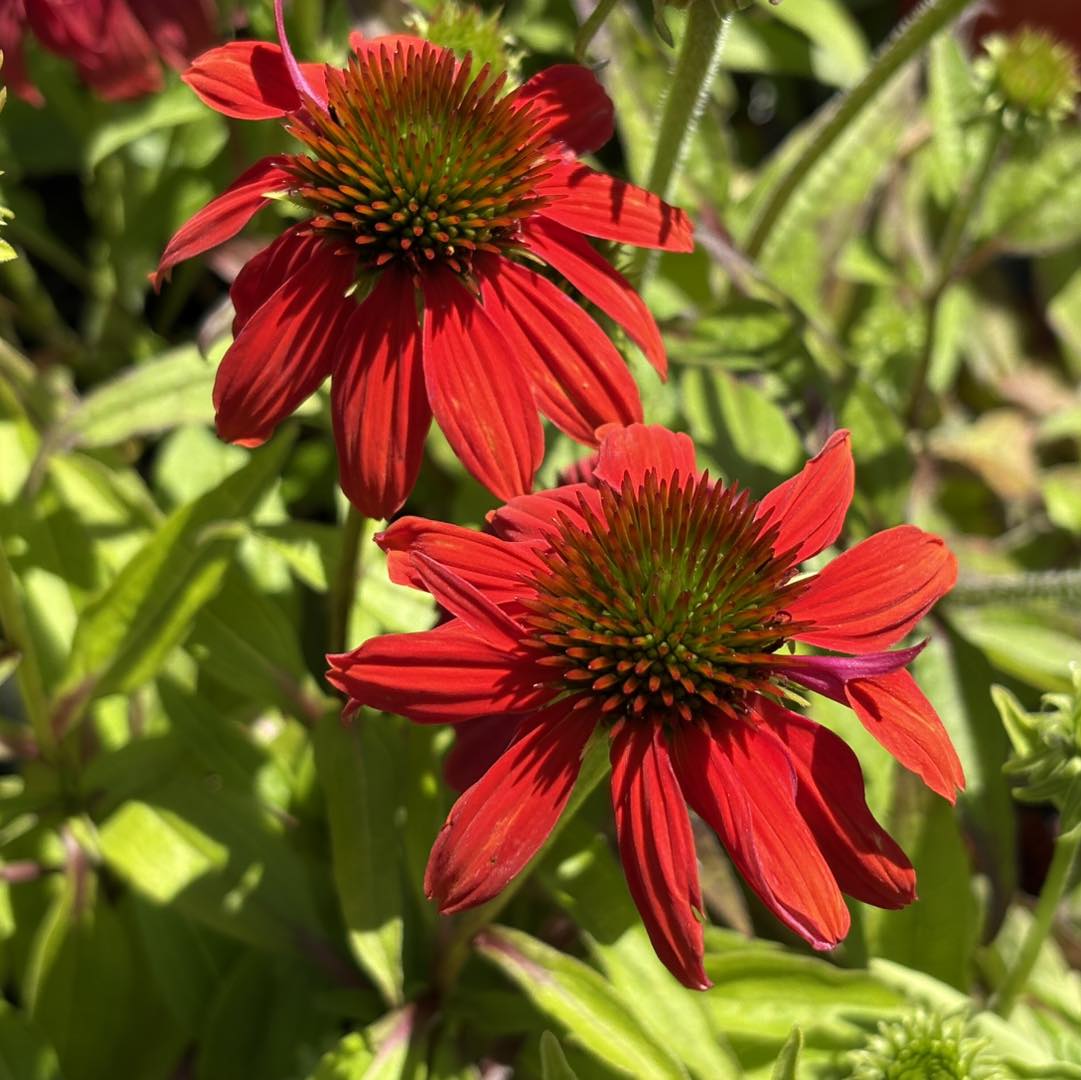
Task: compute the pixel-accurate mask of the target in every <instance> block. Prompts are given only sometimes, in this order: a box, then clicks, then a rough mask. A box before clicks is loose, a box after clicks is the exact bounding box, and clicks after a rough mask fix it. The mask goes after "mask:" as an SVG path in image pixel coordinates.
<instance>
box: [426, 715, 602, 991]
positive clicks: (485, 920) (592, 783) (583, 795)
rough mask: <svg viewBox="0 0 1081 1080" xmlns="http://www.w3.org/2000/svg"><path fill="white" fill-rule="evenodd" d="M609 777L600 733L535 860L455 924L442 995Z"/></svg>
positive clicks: (440, 974) (442, 970)
mask: <svg viewBox="0 0 1081 1080" xmlns="http://www.w3.org/2000/svg"><path fill="white" fill-rule="evenodd" d="M607 775H608V735H607V733H606V732H603V731H600V730H598V731H595V732H594V733H593V737H592V738H591V739H590V741H589V743H588V744H587V745H586V748H585V752H584V753H583V754H582V767H581V770H580V771H579V773H578V780H577V782H576V783H575V785H574V791H573V792H571V797H570V799H568V800H567V806H566V808H565V809H564V811H563V813H562V814H561V815H560V817H559V820H558V821H557V822H556V823H555V825H554V826H553V828H552V831H551V832H550V833H549V834H548V838H547V839H546V840H545V841H544V843H543V844H542V845H541V846H540V848H539V850H538V851H537V853H536V854H535V855H534V856H533V858H532V859H530V860H529V864H528V865H527V866H526V867H525V868H524V869H523V870H522V871H521V873H520V874H518V876H517V877H516V878H514V880H513V881H511V882H510V883H509V884H508V885H507V886H506V888H504V889H503V891H502V892H501V893H500V894H499V895H498V896H496V897H494V898H493V899H491V900H489V901H488V903H486V904H481V905H480V907H476V908H473V910H472V911H468V912H466V913H465V914H464V915H463V916H462V917H461V918H460V919H459V920H458V921H457V923H456V924H455V926H454V929H453V932H452V934H451V936H450V939H449V940H448V941H447V943H446V947H445V948H444V949H443V950H442V954H441V955H440V957H439V960H438V964H437V967H436V972H435V982H436V986H437V988H438V989H439V991H440V992H441V993H445V992H446V991H448V990H449V989H450V987H451V986H453V985H454V982H455V981H456V980H457V978H458V973H459V972H460V971H461V970H462V966H463V965H464V964H465V962H466V960H467V959H468V958H469V950H470V947H471V946H472V943H473V939H474V938H475V937H476V936H477V934H479V933H480V931H481V930H483V929H484V927H486V926H487V925H488V924H489V923H491V922H493V921H494V920H495V919H496V917H497V916H498V915H499V913H500V912H501V911H502V910H503V909H504V908H505V907H506V906H507V904H509V903H510V902H511V900H512V899H514V896H515V894H516V893H517V892H518V890H519V889H520V888H521V887H522V886H523V885H524V884H525V883H526V882H527V881H528V880H529V876H530V873H531V871H532V870H533V868H534V867H535V866H536V865H537V864H538V863H539V862H540V860H541V859H542V858H543V857H544V854H545V852H546V851H547V850H548V849H549V848H550V847H551V846H552V844H553V842H554V841H555V838H556V837H557V836H558V835H559V834H560V832H562V830H563V828H564V826H565V825H566V824H567V823H568V822H569V821H570V820H571V818H573V817H574V815H575V814H576V813H577V811H578V808H579V807H580V806H581V805H582V803H584V802H585V801H586V799H588V798H589V796H590V795H592V794H593V791H594V790H595V789H596V787H597V785H598V784H599V783H600V782H601V781H602V780H603V779H604V778H605V776H607Z"/></svg>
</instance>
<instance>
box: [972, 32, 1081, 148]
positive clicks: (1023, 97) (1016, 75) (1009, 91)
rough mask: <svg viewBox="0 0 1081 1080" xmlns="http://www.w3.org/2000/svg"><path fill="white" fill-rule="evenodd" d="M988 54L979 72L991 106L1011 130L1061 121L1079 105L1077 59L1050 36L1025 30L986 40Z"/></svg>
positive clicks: (1079, 81)
mask: <svg viewBox="0 0 1081 1080" xmlns="http://www.w3.org/2000/svg"><path fill="white" fill-rule="evenodd" d="M984 49H985V50H986V55H985V56H984V57H983V58H982V59H981V60H980V61H979V62H978V64H977V67H976V71H977V75H978V76H979V78H980V80H981V82H982V83H983V87H984V93H985V95H986V102H987V108H988V109H989V111H991V112H995V113H999V114H1000V115H1001V116H1002V121H1003V123H1004V124H1005V125H1006V126H1007V127H1010V128H1020V127H1025V128H1029V129H1038V128H1039V127H1041V126H1043V125H1046V124H1049V123H1052V124H1053V123H1057V122H1058V121H1060V120H1062V119H1064V118H1065V117H1067V116H1069V115H1070V114H1071V113H1072V112H1073V111H1074V110H1075V109H1076V107H1077V95H1078V93H1079V92H1081V77H1079V73H1078V67H1077V58H1076V56H1075V55H1074V53H1073V51H1072V50H1071V49H1070V48H1069V47H1068V46H1066V45H1064V44H1063V43H1062V42H1059V41H1056V40H1055V39H1054V38H1053V37H1052V36H1051V35H1050V34H1047V33H1045V32H1044V31H1041V30H1034V29H1031V28H1028V27H1026V28H1024V29H1022V30H1020V31H1019V32H1018V33H1016V34H1011V35H1008V36H1004V35H996V36H994V37H991V38H988V39H987V41H985V42H984Z"/></svg>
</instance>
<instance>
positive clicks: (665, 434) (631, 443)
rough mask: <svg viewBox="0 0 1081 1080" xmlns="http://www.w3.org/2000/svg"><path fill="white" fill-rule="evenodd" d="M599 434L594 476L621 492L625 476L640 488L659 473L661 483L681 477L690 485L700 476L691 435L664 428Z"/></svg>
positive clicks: (639, 427)
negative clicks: (692, 480)
mask: <svg viewBox="0 0 1081 1080" xmlns="http://www.w3.org/2000/svg"><path fill="white" fill-rule="evenodd" d="M599 434H600V435H601V446H600V450H599V451H598V452H597V464H596V465H595V466H594V468H593V475H594V476H595V477H596V478H597V479H599V480H603V481H604V482H605V483H607V484H610V485H611V486H612V487H614V488H615V489H616V490H617V491H618V490H619V488H620V487H621V486H622V484H623V478H624V477H625V476H629V477H630V479H631V483H632V484H633V485H634V486H635V487H636V488H637V487H640V486H641V485H642V483H643V481H644V480H645V478H646V474H647V473H649V472H650V471H656V473H657V476H658V478H659V479H661V480H672V479H674V478H675V477H676V476H677V475H678V476H679V478H680V479H681V480H683V481H686V480H688V479H689V478H690V477H692V476H696V475H697V474H698V470H697V468H696V466H695V463H694V443H693V442H691V439H690V436H688V435H683V434H677V433H676V432H674V431H669V430H668V428H666V427H661V426H660V424H648V425H647V424H631V425H630V427H622V428H621V427H614V426H612V427H607V428H605V429H604V431H602V432H600V433H599Z"/></svg>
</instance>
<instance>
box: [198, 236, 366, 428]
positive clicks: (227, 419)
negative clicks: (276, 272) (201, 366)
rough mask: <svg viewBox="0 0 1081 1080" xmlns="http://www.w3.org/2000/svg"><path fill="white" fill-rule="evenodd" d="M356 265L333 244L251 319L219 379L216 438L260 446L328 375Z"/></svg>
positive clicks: (324, 247)
mask: <svg viewBox="0 0 1081 1080" xmlns="http://www.w3.org/2000/svg"><path fill="white" fill-rule="evenodd" d="M352 280H353V262H352V260H351V259H349V258H344V257H342V255H341V254H340V253H338V252H336V251H335V250H334V249H333V248H332V247H330V245H329V244H327V243H325V242H324V243H322V244H320V245H319V247H318V248H317V249H316V250H315V251H314V252H313V253H312V256H311V258H309V260H308V261H307V263H306V264H305V265H304V267H303V268H301V269H299V270H297V271H296V272H295V273H294V274H293V275H292V276H291V277H289V278H287V279H286V280H285V281H284V282H283V284H282V285H281V286H279V287H278V289H276V290H275V292H274V293H273V294H272V295H271V297H270V299H269V300H267V302H266V303H265V304H263V306H262V307H261V308H259V310H258V311H257V312H256V313H255V314H254V315H253V316H252V317H251V318H250V320H249V321H248V322H247V323H246V324H245V326H244V329H243V330H242V331H241V332H240V335H239V336H238V337H237V338H236V340H235V341H234V342H233V344H232V345H231V346H230V348H229V351H228V352H227V353H226V354H225V356H224V357H223V358H222V362H221V366H220V367H219V368H218V376H217V378H216V379H215V381H214V409H215V420H216V422H217V427H218V434H219V435H220V436H221V437H222V438H223V439H225V440H227V441H228V442H234V443H239V444H240V445H242V446H258V445H259V444H260V443H261V442H263V441H264V440H266V439H267V438H269V437H270V435H271V433H272V432H273V431H274V429H275V428H276V427H277V426H278V424H279V423H280V422H281V421H282V420H283V419H284V418H285V417H287V416H288V415H289V414H290V413H291V412H292V411H293V410H294V409H295V408H296V407H297V406H298V405H299V404H300V403H301V402H302V401H304V400H305V399H306V398H307V397H309V396H310V395H311V394H312V393H314V391H315V390H316V388H317V387H318V386H319V384H320V383H321V382H322V381H323V380H324V379H325V378H326V377H327V376H328V375H329V374H330V371H331V364H332V361H333V357H334V354H335V352H336V351H337V350H338V349H339V348H340V346H341V327H342V324H343V322H344V320H345V318H346V316H347V315H348V314H349V308H350V305H351V301H350V300H348V299H346V297H345V290H346V289H347V288H348V287H349V284H350V282H351V281H352Z"/></svg>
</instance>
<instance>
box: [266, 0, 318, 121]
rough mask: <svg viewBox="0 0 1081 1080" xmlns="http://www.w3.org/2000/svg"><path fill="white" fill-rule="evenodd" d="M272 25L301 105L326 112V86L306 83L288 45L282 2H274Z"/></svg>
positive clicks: (304, 74) (304, 76) (279, 0)
mask: <svg viewBox="0 0 1081 1080" xmlns="http://www.w3.org/2000/svg"><path fill="white" fill-rule="evenodd" d="M274 25H275V27H276V28H277V31H278V44H279V45H280V46H281V49H282V60H283V61H284V62H285V70H286V72H287V74H288V75H289V79H290V81H291V82H292V84H293V89H294V90H296V92H297V97H298V98H299V99H300V101H301V103H302V104H303V103H305V102H306V101H309V102H313V103H314V104H316V105H318V106H320V108H321V109H322V110H323V112H326V110H327V93H326V86H322V87H317V86H313V85H312V84H311V83H310V82H308V77H307V74H306V73H305V72H304V71H303V69H302V68H301V66H300V64H298V63H297V58H296V57H295V56H294V55H293V50H292V48H291V46H290V45H289V37H288V35H287V34H286V33H285V5H284V0H274Z"/></svg>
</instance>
